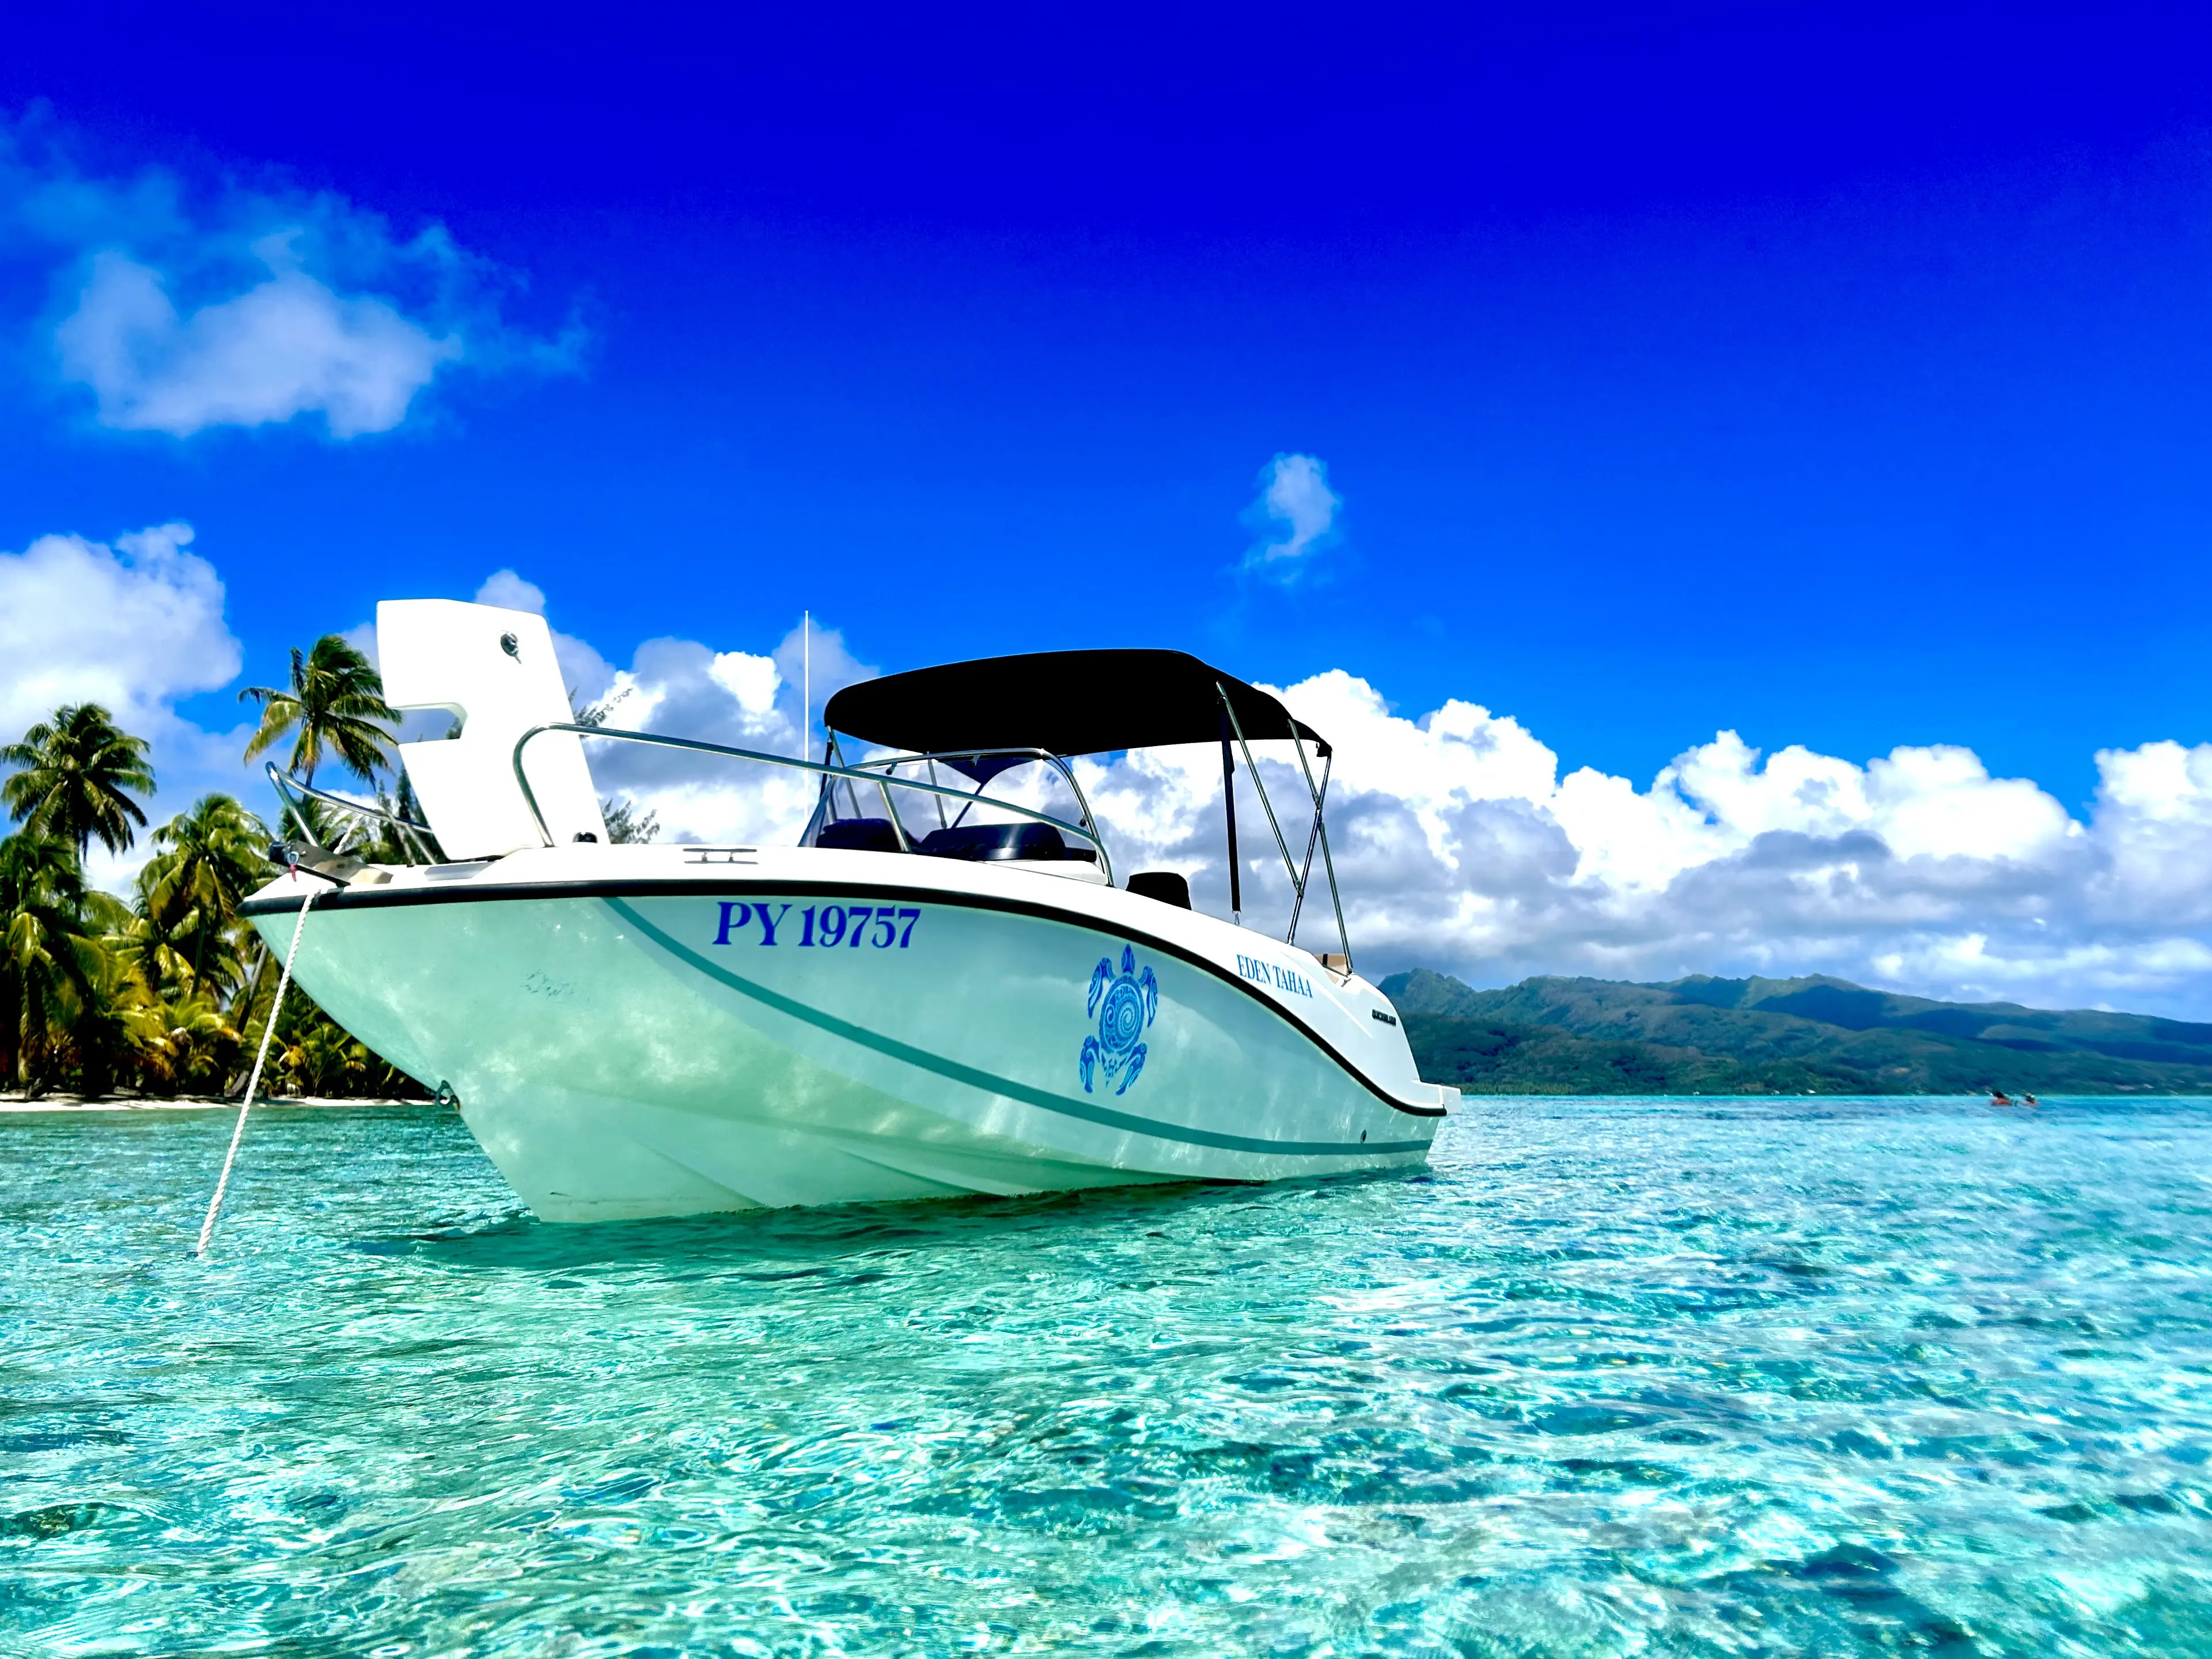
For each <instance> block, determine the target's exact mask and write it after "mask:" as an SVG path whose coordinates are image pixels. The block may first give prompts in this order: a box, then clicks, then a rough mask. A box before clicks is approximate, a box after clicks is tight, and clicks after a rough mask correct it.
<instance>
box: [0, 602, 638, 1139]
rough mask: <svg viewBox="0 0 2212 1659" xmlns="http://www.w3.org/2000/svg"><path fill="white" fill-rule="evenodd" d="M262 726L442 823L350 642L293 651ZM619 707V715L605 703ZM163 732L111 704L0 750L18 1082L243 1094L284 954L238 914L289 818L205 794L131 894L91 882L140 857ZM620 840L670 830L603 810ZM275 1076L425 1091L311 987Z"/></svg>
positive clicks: (272, 741)
mask: <svg viewBox="0 0 2212 1659" xmlns="http://www.w3.org/2000/svg"><path fill="white" fill-rule="evenodd" d="M240 697H241V699H242V700H245V701H249V702H253V703H256V704H258V707H259V708H260V713H261V718H260V721H259V723H258V726H256V728H255V730H254V732H253V734H252V738H250V739H249V740H248V742H247V744H246V758H248V759H252V758H253V757H257V756H260V755H264V754H268V753H270V751H272V750H276V751H280V752H281V754H282V757H283V762H284V763H285V765H286V767H287V769H289V770H290V771H291V772H293V773H295V775H299V776H300V777H301V778H303V779H304V780H306V781H308V782H310V783H312V782H313V780H314V777H315V774H316V771H317V769H323V770H324V771H325V774H327V773H328V771H329V770H331V769H332V768H336V769H339V770H341V771H343V772H344V773H347V774H349V775H351V776H352V777H353V778H355V779H356V780H358V781H360V782H361V783H362V784H364V785H366V786H367V787H368V789H369V790H371V791H373V792H374V797H375V799H376V801H377V803H378V804H379V805H380V806H382V807H383V808H384V810H385V811H387V812H392V813H394V814H396V815H397V816H398V817H402V818H404V819H407V820H409V821H410V822H413V823H420V822H421V821H422V812H421V811H420V809H419V807H418V806H417V805H416V800H415V797H414V792H413V791H412V790H411V789H410V787H409V786H408V782H407V779H406V776H405V775H404V772H400V771H398V769H397V768H396V766H395V763H394V744H395V741H396V739H395V735H394V728H395V727H396V726H397V724H398V711H396V710H395V709H393V708H392V707H391V705H390V704H388V703H387V702H386V701H385V698H384V686H383V683H382V681H381V680H380V678H379V677H378V675H377V671H376V668H375V665H374V664H372V663H371V662H370V661H369V660H368V658H367V657H366V656H364V655H363V654H362V653H361V652H360V651H359V650H358V649H356V647H354V646H352V645H350V644H349V643H348V642H347V641H345V640H344V639H343V638H341V637H340V636H339V635H336V634H325V635H323V637H322V638H320V639H319V640H317V641H315V642H314V644H313V647H310V648H309V649H307V650H306V651H301V650H297V649H295V650H294V651H293V652H292V653H291V661H290V671H289V675H288V676H287V678H286V680H285V683H284V684H283V685H276V686H269V685H256V686H249V687H247V688H246V690H245V691H243V692H241V693H240ZM591 712H593V713H597V714H599V718H601V719H604V718H605V714H604V709H596V708H595V709H594V710H593V711H591ZM148 755H149V747H148V744H146V742H145V740H144V739H143V738H137V737H134V736H132V735H131V734H130V733H129V732H125V731H123V730H122V729H121V728H120V727H119V726H117V725H116V723H115V720H114V717H113V716H112V714H110V713H109V711H108V710H106V709H105V708H101V707H100V705H98V704H97V703H90V702H86V703H73V704H70V705H69V706H67V707H64V708H58V709H56V710H55V711H54V713H53V714H52V717H51V718H50V719H48V720H42V721H40V722H39V723H38V724H36V725H34V726H32V727H31V728H30V730H28V731H27V732H24V733H23V735H22V738H21V741H19V742H16V743H13V744H7V745H6V746H4V747H0V771H4V772H5V773H6V775H5V776H4V777H0V805H4V807H5V808H6V811H7V814H8V822H9V824H10V825H11V826H12V828H11V829H10V830H9V833H8V834H6V835H5V836H4V837H0V1090H7V1091H21V1093H23V1094H26V1095H28V1096H31V1097H40V1096H46V1095H49V1094H53V1093H58V1092H68V1093H74V1094H79V1095H82V1096H84V1097H88V1098H95V1099H96V1098H101V1097H107V1096H110V1095H114V1094H118V1093H120V1094H134V1095H148V1096H155V1097H164V1096H186V1095H190V1096H205V1095H215V1094H224V1095H234V1094H236V1093H237V1092H238V1091H240V1090H241V1089H243V1088H244V1086H245V1084H246V1072H247V1070H248V1069H249V1067H250V1066H252V1060H253V1051H254V1049H255V1048H256V1047H257V1046H258V1044H259V1042H260V1040H261V1034H262V1031H263V1030H264V1027H265V1026H266V1025H267V1024H268V1022H269V1017H270V1005H271V1004H272V1002H273V1001H274V1000H275V995H276V981H277V978H278V970H279V969H280V968H281V966H282V964H281V963H279V962H278V961H277V960H276V957H275V955H274V954H273V953H272V952H271V951H270V950H269V949H268V948H267V947H266V946H265V945H264V944H263V943H262V940H261V937H260V935H259V933H257V932H256V931H255V929H254V928H253V927H252V924H250V923H249V922H247V921H244V920H243V919H242V918H241V917H240V915H239V914H238V909H239V904H240V901H241V900H243V899H244V898H245V897H246V895H247V894H249V893H251V892H252V891H253V890H255V889H256V888H258V887H259V886H260V885H261V884H263V883H264V882H266V881H267V880H269V879H270V877H271V876H273V875H275V874H276V870H277V868H278V866H276V864H274V863H272V862H271V861H270V844H271V842H272V839H273V838H272V836H271V834H270V827H269V826H268V825H267V824H266V823H264V822H263V821H262V820H261V819H260V818H259V817H257V816H256V815H255V814H254V813H253V812H252V811H249V810H248V809H247V808H246V805H244V804H243V803H242V802H240V801H239V800H238V799H235V798H234V797H232V796H229V795H224V794H210V795H204V796H203V797H201V798H200V799H198V800H197V801H196V802H194V803H193V804H192V805H191V807H190V808H189V809H188V810H186V811H183V812H179V813H178V814H177V815H176V816H175V817H172V818H170V819H169V820H168V821H167V823H161V824H159V825H156V826H155V827H153V828H152V829H151V830H150V833H149V840H150V842H151V849H152V856H151V857H150V858H149V859H148V860H146V862H145V863H144V865H143V866H141V867H140V869H139V871H138V872H137V877H136V878H134V880H133V882H132V884H131V891H130V894H129V896H127V897H124V896H117V895H115V894H112V893H108V892H105V891H103V890H100V888H99V887H97V886H95V885H94V884H92V883H91V882H90V881H88V879H87V877H86V873H85V863H86V860H87V858H88V856H89V854H90V852H91V848H92V845H93V843H94V842H98V843H99V844H100V846H101V847H102V848H106V850H107V851H108V852H109V853H111V854H124V853H127V852H129V851H131V849H132V848H134V847H135V846H136V845H137V842H138V836H139V832H140V831H142V830H146V829H148V826H149V818H148V817H147V813H146V810H145V807H144V805H143V804H142V798H143V797H145V796H148V795H150V794H152V793H154V773H153V769H152V767H151V765H150V763H149V759H148ZM603 806H604V808H605V815H606V819H607V828H608V830H609V836H610V839H611V840H613V841H617V842H635V841H650V840H651V839H652V838H653V834H654V831H655V829H656V828H657V823H656V820H655V818H654V817H653V814H652V813H651V812H648V811H640V810H639V809H638V808H637V807H636V806H635V804H634V803H632V802H629V801H628V800H624V799H620V798H619V797H617V798H615V799H609V800H607V801H605V802H604V803H603ZM280 827H281V829H282V830H283V833H284V834H285V835H286V836H289V837H292V838H295V839H297V840H301V841H307V842H313V843H315V844H316V845H318V846H321V847H325V848H331V850H333V851H336V852H342V853H349V854H353V855H354V856H356V857H358V858H362V859H366V860H369V861H371V862H374V863H388V864H410V863H416V862H418V861H420V860H422V858H424V857H425V856H427V857H429V858H431V859H436V858H439V857H441V854H440V852H439V849H438V847H437V843H436V842H435V839H434V838H431V837H429V836H418V835H415V834H412V833H405V834H403V832H402V831H400V830H399V829H398V828H397V827H395V826H394V825H392V824H391V823H385V822H380V821H378V820H374V819H367V818H362V817H356V816H354V815H352V814H349V813H347V812H344V811H341V810H339V809H337V808H336V807H333V806H331V805H329V804H328V803H326V802H324V801H320V800H317V799H314V798H313V797H312V796H307V797H301V798H298V799H289V800H288V801H287V802H286V804H285V805H284V807H283V823H282V824H281V826H280ZM264 1087H265V1088H266V1089H267V1090H269V1091H270V1092H275V1093H280V1094H281V1093H293V1094H304V1095H315V1096H375V1097H392V1096H420V1095H422V1094H423V1093H424V1092H425V1091H424V1090H423V1088H422V1085H420V1084H419V1083H417V1082H416V1080H415V1079H411V1078H409V1077H407V1076H405V1075H404V1074H403V1073H399V1072H397V1071H395V1070H393V1069H392V1067H391V1066H387V1065H386V1064H385V1063H384V1061H382V1060H380V1059H378V1058H377V1057H376V1056H375V1055H374V1054H371V1053H370V1052H369V1051H368V1048H365V1047H363V1046H362V1044H361V1043H360V1042H356V1041H355V1040H354V1038H352V1037H351V1036H349V1035H347V1033H346V1032H345V1031H344V1030H343V1029H341V1028H340V1027H339V1026H338V1025H337V1023H336V1022H334V1021H333V1020H331V1018H330V1017H329V1016H328V1015H326V1014H325V1013H324V1012H322V1010H321V1009H319V1008H318V1007H317V1006H315V1004H314V1001H313V999H312V998H310V997H309V996H308V995H307V992H306V991H305V990H304V989H302V988H301V987H300V986H298V985H296V984H295V985H294V986H293V987H291V989H290V990H289V992H287V993H286V995H285V998H284V1005H283V1009H282V1011H281V1012H279V1013H278V1015H277V1019H276V1035H275V1037H274V1038H273V1040H272V1041H271V1043H270V1051H269V1071H268V1075H267V1079H266V1082H265V1084H264Z"/></svg>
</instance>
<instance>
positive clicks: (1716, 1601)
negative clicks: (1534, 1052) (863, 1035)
mask: <svg viewBox="0 0 2212 1659" xmlns="http://www.w3.org/2000/svg"><path fill="white" fill-rule="evenodd" d="M227 1131H228V1118H227V1117H226V1116H224V1115H222V1114H219V1113H214V1112H198V1113H191V1112H175V1113H154V1112H131V1113H96V1114H68V1115H64V1114H51V1115H8V1116H6V1117H4V1118H0V1150H4V1154H5V1156H4V1158H0V1225H4V1228H5V1242H6V1252H7V1254H6V1267H5V1270H4V1272H5V1279H4V1302H3V1303H0V1307H3V1308H4V1311H0V1320H4V1324H0V1332H4V1348H0V1643H3V1644H5V1647H6V1650H9V1651H11V1652H23V1653H33V1652H35V1653H40V1654H73V1653H83V1654H93V1653H123V1652H131V1653H145V1652H153V1653H167V1652H177V1653H200V1652H204V1651H209V1650H216V1649H220V1650H223V1651H226V1652H232V1653H266V1654H284V1655H304V1654H325V1653H330V1654H352V1653H361V1654H380V1655H401V1654H441V1653H500V1654H516V1655H525V1654H527V1655H539V1654H563V1655H566V1654H577V1655H582V1654H617V1653H637V1654H676V1653H686V1654H695V1653H696V1654H769V1653H774V1654H829V1653H857V1654H871V1655H875V1654H908V1653H911V1654H937V1653H953V1652H964V1651H1012V1652H1036V1651H1042V1650H1063V1651H1085V1652H1097V1653H1115V1654H1148V1655H1149V1654H1157V1655H1183V1654H1189V1655H1212V1654H1247V1653H1249V1654H1285V1655H1291V1654H1303V1655H1322V1654H1332V1655H1334V1654H1366V1653H1393V1654H1421V1655H1463V1654H1464V1655H1492V1654H1497V1655H1504V1654H1514V1655H1522V1654H1526V1655H1539V1654H1546V1655H1548V1654H1631V1653H1635V1654H1674V1653H1686V1654H1688V1653H1694V1654H1745V1655H1752V1654H1774V1655H1783V1654H1797V1653H1821V1654H1853V1653H1860V1652H1890V1651H1902V1652H1922V1651H1929V1652H1943V1653H1951V1654H1959V1655H1966V1654H1976V1653H2017V1654H2031V1653H2032V1654H2053V1653H2073V1654H2081V1655H2098V1656H2106V1655H2115V1654H2136V1653H2159V1654H2190V1653H2205V1652H2208V1651H2212V1525H2209V1524H2208V1501H2212V1497H2209V1495H2212V1471H2208V1469H2207V1467H2206V1459H2207V1456H2208V1454H2212V1381H2209V1380H2208V1374H2207V1364H2208V1359H2212V1328H2208V1315H2212V1307H2208V1301H2207V1290H2208V1266H2212V1202H2209V1201H2208V1200H2212V1193H2209V1192H2208V1188H2207V1184H2206V1182H2207V1176H2208V1174H2212V1109H2208V1107H2207V1106H2205V1105H2203V1104H2197V1103H2178V1102H2130V1103H2075V1104H2063V1103H2062V1104H2059V1105H2057V1106H2046V1108H2045V1109H2044V1110H2043V1111H2042V1112H2041V1113H2040V1114H2039V1115H2027V1114H2024V1113H2004V1112H1998V1111H1993V1110H1991V1109H1989V1108H1987V1107H1984V1106H1980V1105H1977V1104H1972V1103H1965V1102H1959V1101H1945V1102H1910V1101H1905V1102H1899V1101H1883V1102H1864V1103H1853V1102H1844V1103H1836V1102H1818V1103H1815V1102H1809V1101H1808V1102H1802V1103H1796V1104H1791V1103H1756V1102H1715V1101H1635V1100H1630V1101H1580V1100H1565V1101H1562V1100H1546V1101H1493V1102H1480V1103H1473V1104H1472V1105H1471V1107H1470V1109H1468V1110H1467V1111H1466V1112H1465V1113H1464V1114H1463V1115H1461V1116H1459V1117H1457V1118H1455V1120H1453V1121H1451V1123H1450V1124H1449V1126H1448V1127H1447V1128H1446V1131H1445V1133H1444V1134H1443V1137H1442V1139H1440V1140H1439V1142H1438V1144H1437V1154H1436V1158H1435V1164H1434V1169H1433V1170H1432V1171H1431V1173H1430V1174H1428V1175H1426V1176H1421V1177H1419V1178H1416V1179H1404V1178H1393V1179H1387V1180H1364V1181H1352V1182H1332V1183H1325V1184H1318V1185H1308V1186H1286V1187H1275V1188H1179V1189H1172V1190H1160V1189H1152V1190H1141V1191H1136V1192H1127V1193H1121V1194H1091V1195H1089V1196H1084V1197H1076V1198H1062V1199H1052V1200H1012V1201H987V1202H977V1203H968V1204H956V1205H934V1206H908V1207H901V1208H896V1209H886V1210H874V1211H848V1212H814V1213H811V1214H801V1213H785V1214H781V1215H769V1216H764V1217H759V1218H752V1219H728V1218H722V1219H714V1220H708V1221H702V1222H690V1221H686V1222H669V1223H656V1224H643V1225H619V1226H603V1227H595V1228H556V1227H548V1226H543V1225H538V1223H536V1222H533V1221H532V1220H531V1219H529V1218H527V1217H526V1215H525V1214H523V1213H522V1212H520V1209H519V1207H518V1206H516V1205H515V1204H514V1202H513V1199H512V1197H511V1196H510V1194H508V1193H507V1189H506V1188H505V1187H504V1186H503V1184H502V1183H501V1181H500V1180H499V1178H498V1176H496V1175H495V1173H494V1172H493V1170H492V1169H491V1168H490V1166H489V1164H487V1163H485V1162H484V1160H483V1158H482V1157H481V1156H480V1155H479V1154H478V1152H477V1150H476V1148H475V1146H474V1144H473V1143H472V1142H471V1140H470V1139H469V1138H468V1135H467V1133H466V1131H465V1130H464V1129H463V1128H462V1127H461V1126H460V1124H459V1121H457V1120H456V1119H455V1118H453V1116H451V1115H447V1114H446V1113H443V1112H441V1111H438V1110H435V1109H360V1110H333V1109H271V1110H270V1111H268V1112H267V1113H266V1114H265V1115H257V1119H256V1121H255V1123H254V1125H253V1127H252V1131H251V1133H250V1134H249V1136H248V1139H247V1142H246V1152H245V1155H244V1162H243V1164H242V1176H241V1178H240V1181H239V1182H238V1183H237V1184H236V1185H234V1188H233V1192H232V1199H231V1207H230V1212H229V1214H228V1218H227V1219H226V1221H225V1225H224V1228H223V1231H222V1233H221V1234H220V1235H219V1236H218V1238H217V1241H216V1250H215V1253H214V1255H212V1256H211V1257H210V1260H209V1261H207V1262H206V1263H205V1264H197V1265H196V1264H194V1263H193V1262H191V1261H190V1260H188V1259H187V1257H186V1255H185V1250H186V1249H187V1247H188V1245H189V1244H190V1243H191V1235H192V1232H193V1230H194V1228H195V1226H196V1225H197V1217H198V1207H199V1206H200V1205H202V1204H203V1203H204V1201H205V1197H206V1194H207V1190H208V1188H209V1185H210V1182H211V1178H212V1176H213V1175H214V1172H215V1169H216V1164H218V1163H219V1162H220V1159H221V1156H222V1141H223V1138H224V1136H225V1134H226V1133H227Z"/></svg>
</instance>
